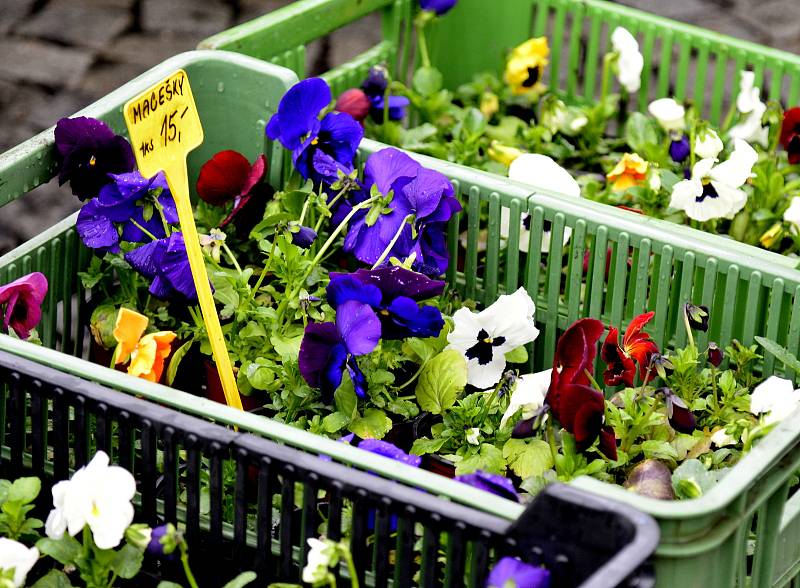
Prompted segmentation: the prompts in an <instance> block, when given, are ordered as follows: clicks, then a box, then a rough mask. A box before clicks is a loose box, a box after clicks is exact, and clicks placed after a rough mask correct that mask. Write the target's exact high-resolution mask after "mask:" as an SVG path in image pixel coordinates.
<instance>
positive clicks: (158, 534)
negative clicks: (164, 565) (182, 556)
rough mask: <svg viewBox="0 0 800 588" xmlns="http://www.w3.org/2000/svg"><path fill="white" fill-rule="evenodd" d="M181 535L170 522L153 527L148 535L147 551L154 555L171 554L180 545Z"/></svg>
mask: <svg viewBox="0 0 800 588" xmlns="http://www.w3.org/2000/svg"><path fill="white" fill-rule="evenodd" d="M181 541H182V537H181V535H180V533H178V529H176V528H175V525H173V524H172V523H167V524H166V525H161V526H159V527H155V528H154V529H153V530H152V533H151V535H150V543H148V545H147V553H149V554H150V555H154V556H156V557H163V556H168V555H171V554H172V553H173V552H174V551H175V550H176V549H177V548H178V546H179V545H180V543H181Z"/></svg>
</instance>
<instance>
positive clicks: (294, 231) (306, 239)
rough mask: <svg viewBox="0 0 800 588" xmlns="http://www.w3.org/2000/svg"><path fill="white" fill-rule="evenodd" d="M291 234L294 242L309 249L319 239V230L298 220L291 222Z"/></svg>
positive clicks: (302, 247)
mask: <svg viewBox="0 0 800 588" xmlns="http://www.w3.org/2000/svg"><path fill="white" fill-rule="evenodd" d="M289 236H290V237H291V239H292V244H293V245H297V246H298V247H300V248H301V249H308V248H309V247H311V244H312V243H314V241H316V240H317V232H316V231H315V230H314V229H312V228H311V227H304V226H303V225H301V224H298V223H297V222H291V223H289Z"/></svg>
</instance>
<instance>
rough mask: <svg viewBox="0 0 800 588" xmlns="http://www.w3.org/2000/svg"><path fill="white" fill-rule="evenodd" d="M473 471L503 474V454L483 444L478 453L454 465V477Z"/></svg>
mask: <svg viewBox="0 0 800 588" xmlns="http://www.w3.org/2000/svg"><path fill="white" fill-rule="evenodd" d="M475 470H483V471H484V472H489V473H492V474H504V473H505V471H506V460H505V459H504V458H503V452H502V451H500V450H499V449H498V448H497V447H495V446H494V445H491V444H489V443H483V444H482V445H481V448H480V450H479V451H478V453H476V454H474V455H472V456H470V457H468V458H467V459H464V460H461V461H460V462H458V464H456V475H458V476H460V475H462V474H471V473H472V472H474V471H475Z"/></svg>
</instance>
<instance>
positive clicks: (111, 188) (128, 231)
mask: <svg viewBox="0 0 800 588" xmlns="http://www.w3.org/2000/svg"><path fill="white" fill-rule="evenodd" d="M110 178H111V179H112V182H111V183H110V184H107V185H105V186H103V187H102V188H101V189H100V194H99V195H98V196H97V198H92V199H91V200H90V201H89V202H87V203H86V204H85V205H84V206H83V208H81V211H80V212H79V213H78V220H77V221H76V223H75V228H76V229H77V231H78V234H79V235H80V237H81V241H83V244H84V245H86V246H87V247H89V248H91V249H99V250H100V251H110V252H112V253H118V252H119V250H120V249H119V243H120V241H130V242H133V243H141V242H144V241H147V240H149V239H150V236H149V235H152V236H154V237H156V238H158V239H162V238H164V237H166V236H167V234H166V232H165V228H164V221H166V222H167V223H168V224H174V223H177V222H178V210H177V208H176V207H175V201H174V200H173V199H172V194H171V193H170V191H169V186H168V185H167V180H166V178H165V177H164V174H163V173H158V174H156V175H155V176H153V177H152V178H150V179H147V178H145V177H143V176H142V174H140V173H139V172H138V171H135V172H131V173H127V174H119V175H114V174H110ZM156 202H157V203H158V206H160V208H161V210H162V211H163V214H164V219H163V220H162V218H161V215H160V214H159V212H158V211H157V210H155V204H156ZM117 223H119V224H120V225H121V230H118V228H117V226H116V224H117ZM145 231H147V232H145ZM148 233H149V235H148Z"/></svg>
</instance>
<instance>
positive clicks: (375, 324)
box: [336, 300, 381, 355]
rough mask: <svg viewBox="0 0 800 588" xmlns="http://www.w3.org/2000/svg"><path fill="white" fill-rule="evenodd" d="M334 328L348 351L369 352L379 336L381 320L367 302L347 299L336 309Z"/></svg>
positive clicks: (360, 353)
mask: <svg viewBox="0 0 800 588" xmlns="http://www.w3.org/2000/svg"><path fill="white" fill-rule="evenodd" d="M336 328H337V329H338V331H339V336H340V337H341V338H342V341H344V344H345V346H346V347H347V350H348V352H350V353H352V354H353V355H364V354H367V353H370V352H371V351H372V350H373V349H375V347H376V346H377V345H378V341H379V340H380V338H381V321H380V319H378V316H377V315H376V314H375V311H374V310H372V308H371V307H370V306H369V305H368V304H364V303H362V302H357V301H355V300H349V301H347V302H345V303H343V304H341V305H339V307H338V308H337V309H336Z"/></svg>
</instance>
